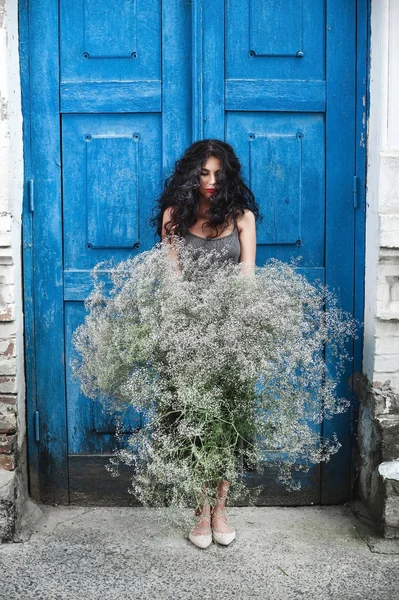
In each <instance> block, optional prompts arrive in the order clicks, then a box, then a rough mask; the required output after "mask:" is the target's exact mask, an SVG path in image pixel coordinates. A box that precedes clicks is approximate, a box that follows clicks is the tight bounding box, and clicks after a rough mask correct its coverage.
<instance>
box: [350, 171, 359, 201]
mask: <svg viewBox="0 0 399 600" xmlns="http://www.w3.org/2000/svg"><path fill="white" fill-rule="evenodd" d="M358 189H359V177H358V176H357V175H354V176H353V188H352V192H353V207H354V208H358V207H359V200H358Z"/></svg>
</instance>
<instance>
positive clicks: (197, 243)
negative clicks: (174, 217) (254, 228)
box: [184, 223, 241, 263]
mask: <svg viewBox="0 0 399 600" xmlns="http://www.w3.org/2000/svg"><path fill="white" fill-rule="evenodd" d="M184 239H185V240H186V243H187V244H190V246H192V247H193V248H195V249H196V248H207V249H208V248H209V249H211V248H212V249H213V248H215V249H216V251H217V252H216V254H218V251H222V252H223V256H220V257H216V258H214V259H213V260H212V262H216V260H217V261H218V262H224V261H232V262H234V263H238V261H239V258H240V254H241V246H240V240H239V238H238V229H237V224H236V223H234V229H233V231H232V232H231V233H229V234H227V235H224V236H222V237H220V238H210V239H208V238H204V237H201V236H199V235H196V234H195V233H191V231H187V233H186V235H185V236H184ZM222 249H223V250H222Z"/></svg>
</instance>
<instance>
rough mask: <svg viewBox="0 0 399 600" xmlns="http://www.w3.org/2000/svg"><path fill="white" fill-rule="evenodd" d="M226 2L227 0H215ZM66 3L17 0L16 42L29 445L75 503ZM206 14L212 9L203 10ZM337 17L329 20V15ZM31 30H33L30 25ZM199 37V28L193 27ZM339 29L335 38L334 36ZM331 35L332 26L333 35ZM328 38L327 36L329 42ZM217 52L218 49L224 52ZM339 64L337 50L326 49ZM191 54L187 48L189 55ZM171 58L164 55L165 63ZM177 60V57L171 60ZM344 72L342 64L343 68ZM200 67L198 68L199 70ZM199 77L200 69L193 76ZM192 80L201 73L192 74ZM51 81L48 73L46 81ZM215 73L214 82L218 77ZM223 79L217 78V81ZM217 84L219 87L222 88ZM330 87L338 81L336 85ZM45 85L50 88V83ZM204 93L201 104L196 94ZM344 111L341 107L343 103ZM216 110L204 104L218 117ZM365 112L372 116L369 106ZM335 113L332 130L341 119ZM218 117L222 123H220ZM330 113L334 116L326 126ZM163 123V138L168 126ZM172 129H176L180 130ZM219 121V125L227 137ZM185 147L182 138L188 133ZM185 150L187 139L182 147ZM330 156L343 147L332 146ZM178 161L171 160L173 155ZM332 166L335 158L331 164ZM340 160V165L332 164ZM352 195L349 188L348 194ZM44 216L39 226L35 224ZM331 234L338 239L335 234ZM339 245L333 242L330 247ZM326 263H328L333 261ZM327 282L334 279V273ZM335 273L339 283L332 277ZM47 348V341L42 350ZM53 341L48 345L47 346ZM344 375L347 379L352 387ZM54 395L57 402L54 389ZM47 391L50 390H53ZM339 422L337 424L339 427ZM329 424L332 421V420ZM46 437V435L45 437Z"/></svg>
mask: <svg viewBox="0 0 399 600" xmlns="http://www.w3.org/2000/svg"><path fill="white" fill-rule="evenodd" d="M205 1H206V0H203V2H204V3H205ZM217 4H218V10H219V11H220V10H221V7H222V3H221V0H219V1H218V3H217ZM354 4H355V6H356V56H355V65H356V67H357V70H356V72H357V78H356V82H355V94H354V96H352V97H350V98H349V102H354V103H355V123H354V140H353V141H354V143H355V164H354V175H355V174H356V175H357V177H358V180H357V181H358V182H357V199H358V200H357V202H358V206H357V208H356V209H355V211H354V222H353V236H354V237H353V243H354V244H355V247H354V251H353V257H354V262H353V265H352V266H353V273H354V278H353V286H354V289H353V298H354V300H353V306H352V307H351V308H352V309H353V314H354V316H355V317H356V318H358V319H359V320H363V315H364V264H365V180H366V147H365V143H364V140H366V133H367V118H368V112H369V100H368V78H369V52H370V44H369V39H370V9H371V0H357V1H356V2H355V0H354ZM165 5H166V3H163V6H162V13H163V19H166V20H167V22H166V23H165V21H163V23H164V25H165V27H173V18H174V14H173V13H174V11H175V10H177V9H178V6H177V3H168V7H167V9H166V8H165ZM332 5H333V2H332V1H331V0H327V22H328V23H329V26H331V24H332V23H334V25H337V26H339V15H337V14H336V12H337V11H334V9H333V8H332ZM58 12H59V3H58V0H19V17H18V18H19V49H20V75H21V90H22V113H23V142H24V193H23V208H22V224H23V233H22V235H23V282H24V283H23V301H24V336H25V373H26V405H27V445H28V465H29V467H28V474H29V493H30V496H31V497H32V498H33V499H34V500H36V501H39V502H43V503H45V504H54V503H57V504H68V503H69V493H68V452H67V417H66V390H65V366H66V365H65V340H64V314H63V304H64V303H63V268H62V265H63V260H62V256H63V248H62V243H63V234H62V194H61V138H60V136H61V129H60V100H59V76H60V74H59V18H58ZM202 14H203V11H202V3H201V1H200V0H193V17H195V18H194V19H193V28H194V31H197V32H198V30H199V29H201V21H200V18H201V19H202V16H201V15H202ZM204 14H205V13H204ZM330 19H331V21H330ZM32 32H34V35H33V34H32ZM194 37H195V36H194ZM331 39H333V38H331ZM197 42H198V40H197V41H194V42H193V44H194V45H193V57H194V61H195V62H194V67H195V69H193V75H195V81H197V80H198V79H197V74H198V73H197V71H198V69H203V68H206V67H203V66H202V65H203V64H206V61H205V63H204V61H203V56H202V54H201V47H200V46H199V45H198V43H197ZM328 43H329V38H328V36H327V44H328ZM175 44H176V45H175V48H173V51H174V52H175V55H176V56H178V52H179V44H178V40H177V41H176V40H175ZM327 47H328V46H327ZM218 56H219V57H220V54H218ZM327 56H328V57H329V58H330V61H331V64H330V65H328V64H327V68H331V69H337V65H334V64H333V61H334V59H335V56H334V55H333V53H330V54H327ZM183 59H184V57H182V60H183ZM163 66H165V68H167V65H166V63H165V65H163ZM170 68H171V67H170ZM336 72H337V71H336ZM196 73H197V74H196ZM193 81H194V78H193ZM195 81H194V83H195ZM43 82H44V83H43ZM215 83H216V82H215ZM218 85H219V88H220V82H219V84H218ZM220 91H221V90H220V89H219V92H218V93H220ZM331 91H332V93H333V90H331ZM43 92H44V93H43ZM184 93H185V90H183V89H179V88H178V87H176V88H175V92H174V94H175V97H172V94H170V95H169V96H168V98H167V104H166V105H164V106H163V109H164V110H165V109H166V108H167V107H171V109H173V106H178V104H176V100H177V99H179V100H180V99H181V98H182V97H184ZM201 94H202V92H201V88H200V87H198V86H197V87H194V97H195V98H197V102H196V105H195V107H194V109H193V115H194V120H193V141H194V139H196V137H198V136H201V135H203V134H204V133H201V131H204V132H205V135H207V132H208V131H211V130H212V126H211V123H209V129H208V124H206V126H205V128H204V130H202V128H201V123H202V122H203V115H204V112H203V111H204V110H205V111H206V108H207V99H206V98H203V97H202V95H201ZM198 102H201V104H200V105H198V104H197V103H198ZM219 109H220V107H219ZM336 112H338V107H337V109H336ZM217 114H218V113H217V112H214V113H211V114H210V115H208V114H206V115H205V116H206V117H207V118H209V116H210V118H211V121H212V117H213V122H214V123H215V127H218V124H217V121H215V119H216V116H217ZM365 114H366V117H367V118H366V119H365V118H364V115H365ZM337 118H339V115H336V116H335V117H334V120H333V122H332V123H331V124H330V127H331V130H330V131H331V134H333V129H332V128H333V127H334V126H336V122H335V119H337ZM219 127H220V125H219ZM328 127H329V123H328V122H327V136H328ZM170 133H171V132H169V131H168V130H167V127H166V129H165V131H164V134H163V135H164V142H166V139H167V136H168V135H169V134H170ZM174 134H175V132H174ZM221 134H222V131H220V134H219V135H220V137H222V136H221ZM180 142H181V145H182V148H181V149H183V148H184V140H181V141H180ZM179 150H180V149H179ZM326 158H327V161H328V160H330V161H332V160H334V159H335V160H338V163H339V157H332V156H331V157H329V156H327V157H326ZM171 161H172V159H171V153H168V151H167V144H166V143H165V144H164V146H163V166H164V174H165V175H166V173H168V171H169V169H170V167H171ZM172 162H173V161H172ZM327 168H328V164H327ZM334 168H335V167H334ZM349 195H350V196H351V195H352V194H351V193H350V194H349ZM38 224H40V227H39V226H38ZM330 243H331V244H332V240H331V241H330ZM332 249H333V248H332V247H331V248H330V250H332ZM326 269H327V263H326ZM327 283H329V281H328V280H327ZM330 283H331V284H332V287H334V281H333V280H332V279H331V280H330ZM40 350H41V351H40ZM44 350H45V351H46V354H45V352H44ZM362 352H363V337H362V336H361V337H360V339H358V340H356V341H355V342H354V344H353V356H354V361H353V369H352V370H353V371H355V372H357V371H361V370H362ZM345 385H347V384H346V382H343V387H342V389H343V390H344V393H345V395H347V391H346V390H345ZM351 393H352V395H353V400H352V401H353V408H352V411H351V412H350V411H349V412H348V414H347V415H346V416H345V417H344V419H343V421H342V424H341V431H339V432H338V433H339V437H340V436H341V437H342V438H343V439H344V440H345V441H346V442H347V454H348V456H347V461H346V464H347V466H348V468H347V472H345V474H344V477H343V476H342V473H339V474H338V473H336V469H335V467H334V457H333V458H332V459H331V461H330V463H327V464H326V465H323V467H322V470H321V490H322V492H321V504H330V503H331V502H333V503H339V502H344V501H346V500H347V499H348V494H349V493H350V489H351V482H352V481H353V477H354V472H355V460H354V459H355V445H354V441H353V438H354V436H353V435H352V433H353V430H354V426H355V423H356V416H357V410H358V399H357V398H356V397H355V394H354V392H353V390H352V392H351ZM49 398H52V399H53V403H51V402H50V401H49V400H48V399H49ZM46 399H47V400H46ZM335 429H336V428H335ZM325 434H328V428H326V429H325ZM39 439H40V441H38V440H39Z"/></svg>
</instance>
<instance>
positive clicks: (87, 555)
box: [0, 502, 399, 600]
mask: <svg viewBox="0 0 399 600" xmlns="http://www.w3.org/2000/svg"><path fill="white" fill-rule="evenodd" d="M32 507H33V508H32ZM30 510H31V513H30V516H29V517H27V519H26V522H25V524H24V528H23V529H22V530H21V533H20V534H19V542H15V541H14V542H4V543H3V544H0V573H1V579H0V598H1V599H4V600H17V599H18V600H26V599H30V598H34V599H35V600H64V599H65V600H75V599H76V600H81V599H82V600H91V599H101V600H102V599H104V600H107V599H111V598H112V600H119V599H123V600H125V599H126V600H130V599H140V600H141V599H143V600H144V599H157V600H158V599H165V600H166V599H187V600H188V599H191V598H201V599H218V600H219V599H230V598H231V599H235V600H236V599H237V600H238V599H243V600H250V599H253V598H256V599H261V600H266V599H272V600H280V599H284V600H291V599H297V598H301V599H305V600H307V599H309V600H318V599H323V600H326V599H329V598H331V599H334V600H352V599H355V598H359V599H361V600H368V599H370V600H371V599H372V600H397V599H398V598H399V540H384V539H382V538H379V537H377V536H376V535H375V534H373V533H372V531H371V530H369V528H368V527H367V525H366V524H365V521H364V520H359V519H357V518H356V517H355V516H354V514H353V512H352V510H351V508H350V507H349V505H340V506H314V507H313V506H311V507H261V508H258V507H252V508H238V507H231V508H229V509H228V514H229V519H230V521H231V523H232V524H234V525H235V527H236V530H237V537H236V540H235V541H234V542H233V543H232V544H231V545H230V546H228V547H223V546H219V545H217V544H212V545H211V546H210V547H209V548H207V549H206V550H199V549H197V548H196V547H195V546H193V545H192V544H191V543H190V542H189V541H188V540H187V539H185V538H184V537H183V534H182V533H181V532H180V531H179V530H177V529H173V528H171V526H170V525H166V524H165V525H162V524H161V525H160V523H159V521H158V520H156V519H154V517H153V513H152V511H151V510H149V509H145V508H137V507H121V508H115V507H78V506H70V507H65V506H44V505H36V503H33V502H31V509H30ZM37 515H38V516H39V518H38V519H37Z"/></svg>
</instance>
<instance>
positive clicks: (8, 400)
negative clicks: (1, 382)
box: [0, 394, 17, 406]
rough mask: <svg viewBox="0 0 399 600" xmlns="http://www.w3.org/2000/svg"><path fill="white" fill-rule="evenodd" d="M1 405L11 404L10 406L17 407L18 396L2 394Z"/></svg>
mask: <svg viewBox="0 0 399 600" xmlns="http://www.w3.org/2000/svg"><path fill="white" fill-rule="evenodd" d="M0 404H9V405H10V406H15V405H16V404H17V396H16V395H14V394H13V395H11V394H10V395H9V396H8V395H5V394H0Z"/></svg>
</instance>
